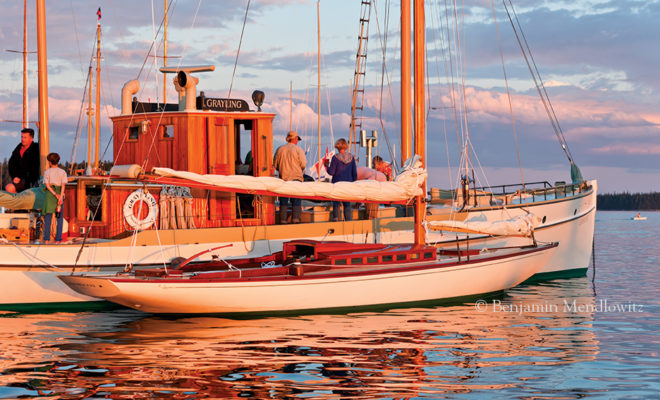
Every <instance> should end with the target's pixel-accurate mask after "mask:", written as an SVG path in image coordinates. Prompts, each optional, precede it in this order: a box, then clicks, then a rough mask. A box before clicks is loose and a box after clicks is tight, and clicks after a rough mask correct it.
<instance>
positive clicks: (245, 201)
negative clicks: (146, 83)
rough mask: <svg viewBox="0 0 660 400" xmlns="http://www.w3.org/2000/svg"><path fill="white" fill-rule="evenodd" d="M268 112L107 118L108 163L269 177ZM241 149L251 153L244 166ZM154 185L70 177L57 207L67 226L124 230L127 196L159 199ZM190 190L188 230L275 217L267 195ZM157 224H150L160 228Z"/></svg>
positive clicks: (95, 233) (98, 231) (108, 232)
mask: <svg viewBox="0 0 660 400" xmlns="http://www.w3.org/2000/svg"><path fill="white" fill-rule="evenodd" d="M274 117H275V115H274V114H266V113H253V112H212V111H203V112H165V113H141V114H129V115H120V116H117V117H112V120H113V140H114V155H113V158H114V160H115V165H127V164H138V165H141V166H144V170H145V171H150V170H151V169H152V168H153V167H155V166H158V167H167V168H172V169H176V170H183V171H190V172H195V173H199V174H219V175H237V174H238V175H240V174H245V175H253V176H270V175H271V174H272V171H273V166H272V153H273V144H272V136H273V131H272V121H273V118H274ZM248 152H251V154H252V155H254V156H252V161H251V163H250V164H249V165H248V164H247V163H246V156H247V153H248ZM104 185H105V190H103V187H104ZM162 187H163V186H162V185H153V184H148V185H144V184H141V183H137V182H136V181H135V180H132V181H130V180H126V179H118V178H116V177H98V176H95V177H84V176H83V177H78V178H77V179H76V182H75V183H72V184H70V185H69V186H68V187H67V192H68V195H67V202H66V205H65V213H66V215H68V216H70V218H69V222H70V224H72V226H71V229H70V231H71V232H72V233H73V234H76V233H78V234H81V233H84V232H85V231H86V230H88V229H91V232H90V235H91V236H92V237H99V238H116V237H121V236H124V235H126V234H127V232H130V231H131V229H132V228H131V226H129V225H128V224H127V218H126V217H125V209H124V208H125V207H124V206H125V203H126V201H127V199H128V198H129V196H131V195H132V194H133V193H134V192H136V191H141V190H143V189H147V191H148V192H149V193H150V194H151V195H152V196H153V198H154V199H155V202H156V203H157V204H161V201H160V200H161V199H160V193H161V190H162ZM190 193H191V195H192V198H193V199H192V206H191V208H190V210H191V211H192V216H191V218H190V219H191V220H192V224H190V223H188V225H192V226H194V227H195V228H210V227H224V226H227V227H233V226H241V225H245V226H249V225H263V224H274V223H275V201H274V200H275V199H274V198H273V197H268V196H252V195H249V194H235V193H228V192H225V191H220V190H218V191H215V190H206V189H191V190H190ZM99 201H100V202H101V207H100V210H99V213H97V215H96V216H94V215H92V214H93V209H94V208H95V206H94V205H95V204H98V202H99ZM133 209H134V211H135V214H137V213H138V210H139V212H140V213H141V214H140V215H136V217H137V218H138V219H140V220H141V219H143V218H145V217H146V216H147V214H148V212H149V208H148V206H147V205H144V207H142V208H140V207H133ZM90 210H91V212H90ZM168 211H170V212H175V210H169V209H168ZM160 213H162V210H159V214H160ZM159 223H160V221H157V222H156V226H158V227H159V229H161V227H160V226H159ZM184 225H186V224H184ZM81 228H82V229H81ZM186 228H189V227H188V226H186Z"/></svg>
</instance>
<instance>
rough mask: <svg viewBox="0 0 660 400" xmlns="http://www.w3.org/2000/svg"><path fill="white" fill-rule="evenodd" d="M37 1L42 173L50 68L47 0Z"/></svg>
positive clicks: (46, 134)
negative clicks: (47, 36) (48, 66)
mask: <svg viewBox="0 0 660 400" xmlns="http://www.w3.org/2000/svg"><path fill="white" fill-rule="evenodd" d="M36 2H37V4H36V5H37V66H38V67H37V70H38V74H37V75H38V77H39V158H40V161H41V162H40V164H41V173H42V174H43V172H44V171H45V170H46V169H47V168H48V162H47V161H46V156H47V155H48V152H49V151H50V145H49V143H48V128H49V126H48V70H47V53H46V0H36Z"/></svg>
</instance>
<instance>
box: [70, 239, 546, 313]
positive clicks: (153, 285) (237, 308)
mask: <svg viewBox="0 0 660 400" xmlns="http://www.w3.org/2000/svg"><path fill="white" fill-rule="evenodd" d="M556 247H557V243H551V244H537V245H530V246H521V247H515V248H510V247H508V248H494V249H486V248H484V249H459V248H454V249H449V250H448V249H438V248H436V247H434V246H428V245H413V244H398V245H397V244H354V243H349V242H339V241H327V242H325V241H316V240H293V241H289V242H286V243H284V246H283V250H282V251H278V252H275V253H273V254H271V255H267V256H263V257H256V258H243V259H231V260H223V259H219V258H215V259H214V260H211V261H205V262H198V263H194V262H193V261H194V260H193V259H194V258H197V257H198V256H200V255H202V253H200V254H197V255H195V256H193V257H191V258H189V259H187V260H185V261H183V262H181V263H180V264H179V265H172V264H170V265H169V266H165V267H162V268H155V269H142V270H136V271H132V272H129V273H118V274H116V275H105V276H99V275H95V276H86V275H60V276H59V278H60V279H61V280H62V281H64V283H66V284H67V285H68V286H69V287H71V288H72V289H73V290H75V291H77V292H80V293H82V294H85V295H87V296H92V297H97V298H101V299H105V300H109V301H111V302H115V303H118V304H121V305H124V306H127V307H131V308H134V309H137V310H142V311H146V312H150V313H165V314H237V313H254V314H269V313H279V312H288V313H304V312H314V311H316V312H318V311H319V310H329V309H345V308H354V307H369V306H385V305H405V304H412V303H418V302H422V301H431V300H438V301H440V300H443V301H444V300H449V299H457V298H465V297H472V296H479V295H483V294H486V293H494V292H499V291H502V290H505V289H508V288H511V287H513V286H515V285H517V284H519V283H521V282H522V281H524V280H526V279H528V278H529V277H531V276H532V275H534V274H535V273H536V272H537V271H538V270H539V269H541V268H542V267H543V266H544V265H545V263H546V262H547V261H548V259H549V258H550V257H551V256H552V253H553V252H554V250H555V249H556ZM216 250H217V249H211V250H209V251H216ZM207 256H208V254H207Z"/></svg>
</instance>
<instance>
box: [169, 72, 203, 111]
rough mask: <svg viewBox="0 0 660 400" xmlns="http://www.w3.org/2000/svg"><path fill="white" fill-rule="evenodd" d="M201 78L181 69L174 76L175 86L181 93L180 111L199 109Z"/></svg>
mask: <svg viewBox="0 0 660 400" xmlns="http://www.w3.org/2000/svg"><path fill="white" fill-rule="evenodd" d="M198 83H199V78H196V77H194V76H192V75H190V74H189V73H188V72H185V71H179V72H178V73H177V74H176V78H174V87H175V88H176V91H177V93H179V111H195V110H197V84H198Z"/></svg>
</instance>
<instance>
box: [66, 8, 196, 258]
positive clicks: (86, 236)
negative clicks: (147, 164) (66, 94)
mask: <svg viewBox="0 0 660 400" xmlns="http://www.w3.org/2000/svg"><path fill="white" fill-rule="evenodd" d="M177 1H178V0H176V1H175V0H170V6H171V5H172V2H174V5H175V6H176V2H177ZM200 4H201V0H200V2H199V3H198V5H197V10H196V12H195V18H196V17H197V12H198V11H199V6H200ZM168 10H170V11H169V12H170V13H172V12H174V7H168ZM164 21H165V16H163V19H162V20H161V24H160V27H159V28H158V31H159V32H160V28H161V27H162V26H163V23H164ZM193 24H194V20H193ZM120 34H121V31H120ZM151 46H153V42H152V44H151ZM185 49H186V47H184V52H185ZM150 52H151V48H149V51H148V52H147V56H146V57H145V59H144V61H143V63H142V66H141V67H140V71H139V72H138V75H137V79H139V77H140V75H141V74H142V70H143V69H144V66H145V64H146V62H147V59H148V58H149V54H150ZM92 54H93V53H92ZM179 63H181V61H179ZM97 112H98V110H97ZM161 117H162V113H161ZM133 118H134V114H132V115H131V119H130V121H129V123H131V122H132V121H133ZM127 136H128V132H126V133H125V134H124V137H123V139H122V142H121V144H120V145H119V149H118V150H117V157H119V154H121V149H122V148H123V146H124V143H125V142H126V138H127ZM112 142H113V135H110V138H109V140H108V142H107V143H106V146H105V149H104V150H103V157H105V154H106V153H107V151H108V148H109V147H110V144H111V143H112ZM117 157H114V158H113V160H112V164H113V165H114V164H116V163H117ZM108 184H109V182H107V181H106V182H104V183H103V185H102V189H101V198H103V195H104V194H105V191H106V189H107V187H108ZM101 204H102V201H101V202H99V203H98V204H97V205H96V208H95V209H94V214H93V217H92V220H96V215H97V214H98V211H99V210H100V208H101ZM91 231H92V230H91V229H87V230H86V231H85V236H84V237H83V240H82V243H81V244H80V249H79V250H78V254H77V255H76V260H75V262H74V268H73V270H74V271H75V266H76V265H77V264H78V261H79V260H80V256H81V255H82V251H83V248H84V247H85V243H86V242H87V238H88V237H89V234H90V232H91Z"/></svg>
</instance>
